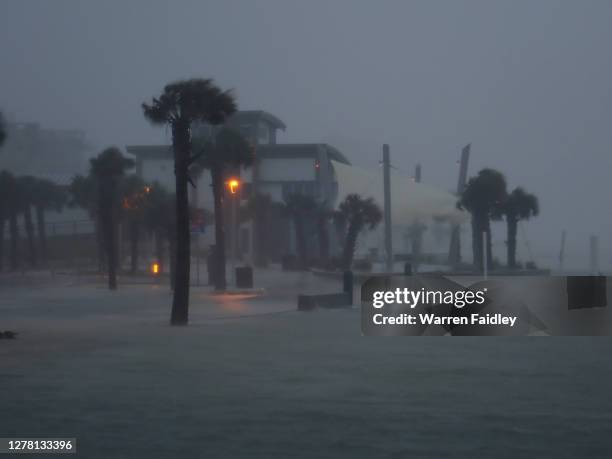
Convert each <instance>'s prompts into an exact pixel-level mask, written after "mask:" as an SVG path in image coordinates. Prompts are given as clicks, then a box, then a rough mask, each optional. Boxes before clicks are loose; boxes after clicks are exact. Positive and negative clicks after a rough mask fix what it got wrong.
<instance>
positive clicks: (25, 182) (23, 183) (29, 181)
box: [17, 175, 38, 267]
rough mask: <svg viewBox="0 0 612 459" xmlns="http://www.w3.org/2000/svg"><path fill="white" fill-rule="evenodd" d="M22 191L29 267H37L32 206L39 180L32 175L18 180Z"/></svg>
mask: <svg viewBox="0 0 612 459" xmlns="http://www.w3.org/2000/svg"><path fill="white" fill-rule="evenodd" d="M17 180H18V186H19V188H20V190H21V206H20V211H21V213H22V214H23V221H24V227H25V232H26V238H27V242H28V265H29V266H30V267H34V266H36V265H37V262H38V260H37V256H36V244H35V242H34V222H33V220H32V206H33V205H34V200H35V197H36V186H37V179H36V178H35V177H32V176H31V175H25V176H23V177H19V178H17Z"/></svg>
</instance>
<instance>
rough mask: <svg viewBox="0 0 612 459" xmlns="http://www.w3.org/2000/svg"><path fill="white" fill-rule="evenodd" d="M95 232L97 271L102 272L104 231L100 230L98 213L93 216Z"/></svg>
mask: <svg viewBox="0 0 612 459" xmlns="http://www.w3.org/2000/svg"><path fill="white" fill-rule="evenodd" d="M94 226H95V232H96V255H97V259H98V272H99V273H100V274H102V273H103V272H104V271H105V270H106V261H107V260H106V249H105V242H104V231H103V230H102V222H101V218H100V216H99V215H96V216H95V221H94Z"/></svg>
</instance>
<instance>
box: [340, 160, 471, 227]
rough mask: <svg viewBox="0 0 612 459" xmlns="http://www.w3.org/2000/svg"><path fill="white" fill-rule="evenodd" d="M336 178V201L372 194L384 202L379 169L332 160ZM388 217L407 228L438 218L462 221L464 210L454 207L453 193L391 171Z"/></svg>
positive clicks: (381, 205)
mask: <svg viewBox="0 0 612 459" xmlns="http://www.w3.org/2000/svg"><path fill="white" fill-rule="evenodd" d="M333 166H334V169H335V171H336V179H337V181H338V200H337V203H339V202H341V201H342V200H344V198H346V196H347V195H349V194H351V193H357V194H359V195H361V196H362V197H364V198H368V197H372V198H374V200H375V201H376V203H377V204H378V205H379V206H380V208H381V210H382V208H383V203H384V199H383V196H384V191H383V171H382V169H372V170H368V169H364V168H360V167H356V166H349V165H347V164H342V163H339V162H336V161H334V162H333ZM391 219H392V222H393V226H394V227H408V226H410V225H412V224H414V223H416V222H422V223H425V222H429V221H431V220H432V219H440V220H444V221H448V222H452V223H462V222H464V221H465V220H466V219H467V215H466V213H465V212H463V211H461V210H459V209H457V197H456V196H454V195H453V194H451V193H449V192H447V191H444V190H441V189H439V188H436V187H433V186H431V185H426V184H423V183H417V182H415V181H414V179H413V178H411V177H406V176H404V175H401V174H398V173H396V172H395V171H393V170H391Z"/></svg>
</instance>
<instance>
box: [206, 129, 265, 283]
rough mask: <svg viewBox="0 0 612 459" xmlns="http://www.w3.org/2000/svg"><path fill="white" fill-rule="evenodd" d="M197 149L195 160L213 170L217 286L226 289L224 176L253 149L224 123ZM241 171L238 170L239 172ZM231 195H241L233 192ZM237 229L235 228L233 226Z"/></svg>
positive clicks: (243, 162) (248, 157) (248, 162)
mask: <svg viewBox="0 0 612 459" xmlns="http://www.w3.org/2000/svg"><path fill="white" fill-rule="evenodd" d="M195 148H196V149H197V150H198V152H197V159H196V163H197V165H198V166H199V167H202V168H204V169H208V170H210V175H211V179H212V192H213V199H214V207H215V209H214V212H215V254H214V256H215V262H216V263H215V265H216V268H215V275H214V276H213V278H214V279H215V290H225V288H226V286H227V281H226V278H225V228H224V218H223V208H224V207H223V198H224V196H225V195H226V194H227V193H226V186H225V180H226V178H228V177H229V173H230V172H231V171H238V172H239V170H240V167H241V166H250V165H251V164H252V163H253V159H254V157H253V149H252V147H251V145H250V144H249V142H248V141H247V140H246V139H245V138H244V137H243V136H242V134H240V133H239V132H238V131H236V130H234V129H231V128H228V127H223V128H221V129H219V131H218V132H217V133H216V135H215V136H214V138H213V139H211V140H210V141H208V142H204V143H200V144H197V145H196V146H195ZM236 175H238V174H236ZM232 199H239V196H234V197H232ZM234 230H235V228H234Z"/></svg>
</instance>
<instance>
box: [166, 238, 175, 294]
mask: <svg viewBox="0 0 612 459" xmlns="http://www.w3.org/2000/svg"><path fill="white" fill-rule="evenodd" d="M168 247H169V252H170V255H169V258H170V259H169V260H168V263H169V265H170V290H172V291H174V290H175V288H176V277H175V276H176V236H175V235H174V234H173V233H172V232H170V233H168Z"/></svg>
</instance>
